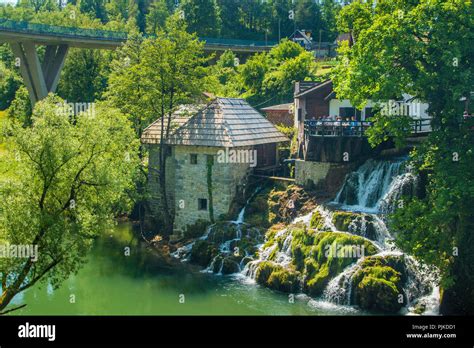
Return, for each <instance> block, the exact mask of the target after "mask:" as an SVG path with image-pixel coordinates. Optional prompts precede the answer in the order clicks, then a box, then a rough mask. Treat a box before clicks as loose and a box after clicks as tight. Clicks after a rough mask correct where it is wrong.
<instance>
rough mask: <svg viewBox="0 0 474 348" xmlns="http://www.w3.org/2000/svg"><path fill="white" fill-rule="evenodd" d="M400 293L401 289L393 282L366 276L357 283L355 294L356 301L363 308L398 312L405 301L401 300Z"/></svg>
mask: <svg viewBox="0 0 474 348" xmlns="http://www.w3.org/2000/svg"><path fill="white" fill-rule="evenodd" d="M400 294H401V292H400V290H399V289H397V286H396V285H395V284H394V283H393V282H390V281H388V280H386V279H383V278H374V277H371V276H366V277H364V278H363V279H362V281H361V282H360V283H359V284H357V288H356V295H355V296H356V303H357V304H358V305H359V306H360V307H361V308H363V309H366V310H374V311H379V312H385V313H397V312H398V311H399V310H400V309H401V308H402V306H403V302H404V301H399V295H400ZM402 296H403V295H402Z"/></svg>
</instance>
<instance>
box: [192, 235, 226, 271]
mask: <svg viewBox="0 0 474 348" xmlns="http://www.w3.org/2000/svg"><path fill="white" fill-rule="evenodd" d="M218 253H219V251H218V250H217V248H216V246H215V245H214V244H212V243H210V242H208V241H206V240H198V241H196V243H194V245H193V248H192V249H191V258H190V261H191V263H194V264H196V265H200V266H202V267H206V266H208V265H209V264H210V263H211V261H212V260H213V259H214V257H216V255H217V254H218Z"/></svg>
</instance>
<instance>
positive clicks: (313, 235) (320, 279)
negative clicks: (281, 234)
mask: <svg viewBox="0 0 474 348" xmlns="http://www.w3.org/2000/svg"><path fill="white" fill-rule="evenodd" d="M292 233H293V240H292V245H291V251H292V256H293V265H294V266H295V268H296V270H297V271H299V272H301V273H302V274H303V275H304V284H303V286H304V290H305V291H306V292H308V293H309V294H310V295H312V296H319V295H321V294H322V292H323V290H324V288H325V287H326V285H327V284H328V283H329V281H330V280H331V279H332V278H334V277H335V276H336V275H337V274H339V273H340V272H342V271H343V270H344V268H346V267H347V266H349V265H350V264H352V263H354V262H356V261H357V260H358V259H359V258H361V257H363V256H368V255H374V254H375V253H377V248H376V247H375V246H374V245H373V244H372V243H370V242H369V241H367V240H366V239H364V238H361V237H358V236H353V235H349V234H346V233H340V232H316V231H313V230H306V229H304V228H303V229H294V230H293V231H292Z"/></svg>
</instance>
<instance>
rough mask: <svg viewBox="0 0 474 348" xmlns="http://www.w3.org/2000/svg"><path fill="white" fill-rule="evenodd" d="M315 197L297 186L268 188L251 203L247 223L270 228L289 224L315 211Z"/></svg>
mask: <svg viewBox="0 0 474 348" xmlns="http://www.w3.org/2000/svg"><path fill="white" fill-rule="evenodd" d="M314 207H315V203H314V197H312V196H311V195H310V194H308V193H307V192H306V191H305V190H304V189H303V188H301V187H299V186H296V185H289V186H288V187H284V186H274V187H267V188H265V189H263V190H262V191H260V192H259V193H258V194H257V195H256V196H255V197H254V198H253V199H252V201H251V202H250V203H249V205H248V207H247V210H246V211H245V222H247V223H249V224H250V225H253V226H257V227H260V228H268V227H270V226H271V225H274V224H276V223H280V222H286V223H289V222H290V221H291V220H293V219H294V218H295V217H296V216H297V215H298V214H305V213H306V212H309V211H311V210H312V209H314Z"/></svg>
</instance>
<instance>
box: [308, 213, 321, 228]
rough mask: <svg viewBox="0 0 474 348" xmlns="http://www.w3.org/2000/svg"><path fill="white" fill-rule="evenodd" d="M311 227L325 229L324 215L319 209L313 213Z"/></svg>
mask: <svg viewBox="0 0 474 348" xmlns="http://www.w3.org/2000/svg"><path fill="white" fill-rule="evenodd" d="M309 227H311V228H314V229H316V230H318V231H322V230H323V229H324V217H323V216H322V215H321V213H320V212H319V211H317V210H316V211H315V212H314V213H313V215H311V220H310V222H309Z"/></svg>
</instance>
